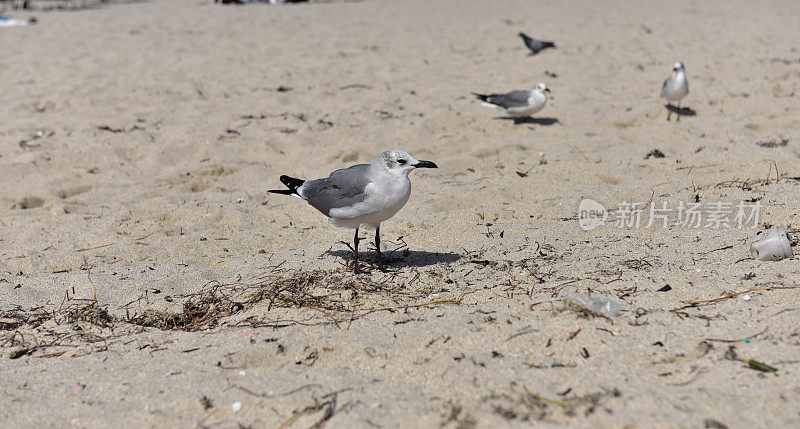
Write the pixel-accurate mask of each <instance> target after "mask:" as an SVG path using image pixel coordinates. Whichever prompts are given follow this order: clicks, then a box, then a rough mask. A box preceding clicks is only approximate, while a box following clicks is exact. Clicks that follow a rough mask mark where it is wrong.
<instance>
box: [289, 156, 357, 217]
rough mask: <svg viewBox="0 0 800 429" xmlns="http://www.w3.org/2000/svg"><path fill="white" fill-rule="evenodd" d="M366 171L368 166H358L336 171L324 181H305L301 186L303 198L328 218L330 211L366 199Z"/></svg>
mask: <svg viewBox="0 0 800 429" xmlns="http://www.w3.org/2000/svg"><path fill="white" fill-rule="evenodd" d="M368 169H369V164H358V165H354V166H352V167H349V168H344V169H341V170H336V171H334V172H333V173H331V175H330V176H328V177H327V178H326V179H317V180H311V181H307V182H306V183H304V184H303V198H305V199H306V201H308V203H309V204H311V206H312V207H314V208H315V209H317V210H319V211H320V212H322V214H324V215H325V216H330V211H331V209H337V208H340V207H349V206H352V205H355V204H358V203H360V202H362V201H364V199H365V198H366V194H365V193H364V191H365V189H366V187H367V185H368V184H369V179H368V178H367V171H368Z"/></svg>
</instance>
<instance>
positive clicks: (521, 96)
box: [472, 82, 550, 122]
mask: <svg viewBox="0 0 800 429" xmlns="http://www.w3.org/2000/svg"><path fill="white" fill-rule="evenodd" d="M549 92H550V89H549V88H547V86H546V85H545V84H544V82H539V83H537V84H536V85H534V87H533V89H532V90H531V91H525V90H515V91H511V92H507V93H505V94H478V93H475V92H473V93H472V95H474V96H475V97H476V98H477V99H478V100H481V101H483V102H484V103H483V105H484V106H486V107H494V108H497V109H501V110H503V111H505V112H506V113H508V114H509V116H511V117H513V118H525V117H529V116H531V115H533V114H534V113H536V112H538V111H540V110H542V109H543V108H544V105H545V104H546V103H547V93H549ZM515 122H516V119H515Z"/></svg>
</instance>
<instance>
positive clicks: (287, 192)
mask: <svg viewBox="0 0 800 429" xmlns="http://www.w3.org/2000/svg"><path fill="white" fill-rule="evenodd" d="M267 192H269V193H271V194H281V195H294V194H295V192H294V191H292V190H289V189H270V190H268V191H267Z"/></svg>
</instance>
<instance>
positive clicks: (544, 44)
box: [542, 41, 556, 49]
mask: <svg viewBox="0 0 800 429" xmlns="http://www.w3.org/2000/svg"><path fill="white" fill-rule="evenodd" d="M555 47H556V44H555V42H548V41H542V49H546V48H555Z"/></svg>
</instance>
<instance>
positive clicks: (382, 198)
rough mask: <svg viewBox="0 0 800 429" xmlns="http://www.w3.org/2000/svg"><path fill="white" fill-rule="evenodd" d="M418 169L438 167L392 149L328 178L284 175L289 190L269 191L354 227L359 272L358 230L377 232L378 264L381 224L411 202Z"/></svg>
mask: <svg viewBox="0 0 800 429" xmlns="http://www.w3.org/2000/svg"><path fill="white" fill-rule="evenodd" d="M415 168H438V166H437V165H436V164H434V163H433V162H431V161H420V160H417V159H416V158H414V157H413V156H411V155H409V154H408V153H406V152H403V151H402V150H389V151H386V152H383V153H381V154H380V155H378V158H376V159H375V161H374V162H373V163H372V164H357V165H354V166H352V167H349V168H344V169H341V170H336V171H334V172H333V173H331V174H330V176H328V177H327V178H326V179H317V180H302V179H295V178H293V177H289V176H285V175H284V176H281V177H280V180H281V183H283V184H284V185H286V187H287V188H288V189H272V190H269V191H268V192H272V193H275V194H283V195H293V196H296V197H299V198H302V199H304V200H306V201H308V203H309V204H311V206H312V207H314V208H315V209H317V210H319V211H320V212H321V213H322V214H324V215H325V216H328V218H330V219H329V221H330V222H331V223H332V224H334V225H336V226H339V227H347V228H355V230H356V234H355V238H353V245H354V246H353V253H354V255H355V269H356V271H358V242H359V240H360V239H359V238H358V229H359V227H361V226H364V227H366V228H369V229H375V248H376V249H377V251H378V264H379V266H380V267H381V268H383V260H382V255H381V238H380V234H381V222H383V221H385V220H387V219H389V218H391V217H392V216H394V215H395V213H397V212H398V210H400V209H401V208H402V207H403V206H404V205H405V204H406V202H407V201H408V197H409V196H410V195H411V181H410V180H409V179H408V174H409V173H411V171H412V170H414V169H415Z"/></svg>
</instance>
